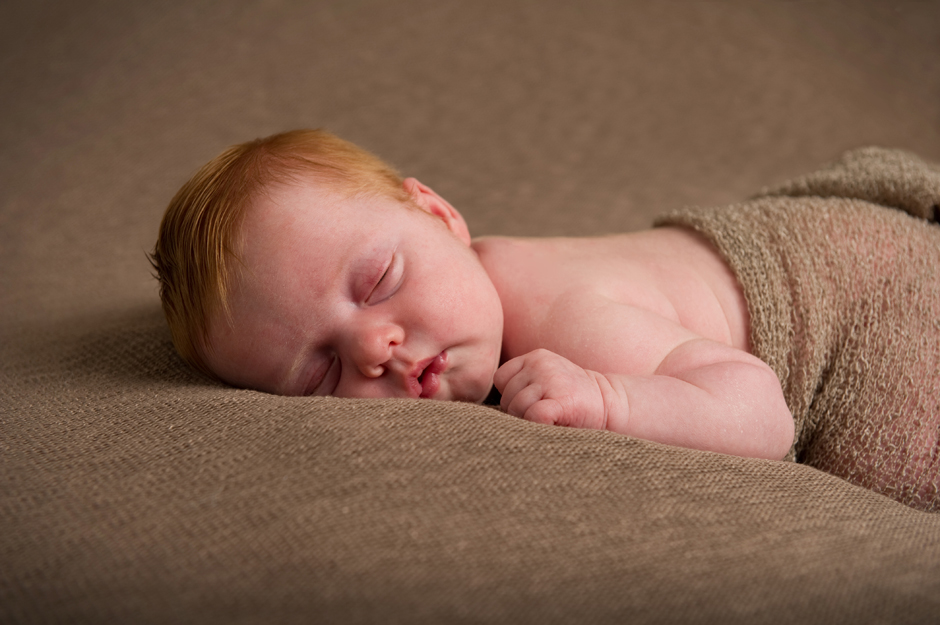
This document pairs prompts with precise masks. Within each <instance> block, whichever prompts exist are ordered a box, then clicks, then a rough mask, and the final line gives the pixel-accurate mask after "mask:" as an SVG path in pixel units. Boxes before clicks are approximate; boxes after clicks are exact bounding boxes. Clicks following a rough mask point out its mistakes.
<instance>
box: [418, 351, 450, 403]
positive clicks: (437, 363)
mask: <svg viewBox="0 0 940 625" xmlns="http://www.w3.org/2000/svg"><path fill="white" fill-rule="evenodd" d="M446 368H447V352H446V351H443V352H441V353H440V354H438V355H437V356H435V357H434V358H432V359H431V362H430V363H428V365H427V366H426V367H425V369H424V371H423V372H422V373H421V375H420V376H419V378H418V379H419V381H420V382H421V397H425V398H429V397H434V395H435V394H436V393H437V391H438V390H439V389H440V387H441V373H442V372H443V371H444V370H445V369H446Z"/></svg>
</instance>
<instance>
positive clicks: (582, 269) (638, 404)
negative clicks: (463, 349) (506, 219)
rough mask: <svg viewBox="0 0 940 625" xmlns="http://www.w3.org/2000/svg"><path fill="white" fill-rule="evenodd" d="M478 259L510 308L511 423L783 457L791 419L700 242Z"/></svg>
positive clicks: (562, 245)
mask: <svg viewBox="0 0 940 625" xmlns="http://www.w3.org/2000/svg"><path fill="white" fill-rule="evenodd" d="M474 249H476V250H477V253H478V254H479V255H480V258H481V260H482V262H483V265H484V267H486V269H487V272H488V273H489V275H490V277H491V278H492V280H493V283H494V284H495V285H496V288H497V291H498V292H499V294H500V299H501V301H502V302H503V311H504V315H505V329H504V333H503V360H504V364H503V365H502V366H501V367H500V369H499V371H498V372H497V374H496V376H495V384H496V386H497V388H499V389H500V391H501V392H502V393H503V398H502V403H501V405H502V408H503V409H504V410H506V411H507V412H508V413H509V414H513V415H516V416H521V417H523V418H525V419H527V420H530V421H535V422H541V423H552V424H556V425H567V426H573V427H588V428H597V429H607V430H611V431H614V432H620V433H622V434H629V435H632V436H637V437H640V438H646V439H649V440H655V441H659V442H662V443H666V444H671V445H679V446H684V447H693V448H698V449H711V450H715V451H723V452H725V453H732V454H737V455H742V456H756V457H767V458H781V457H783V456H784V455H785V454H786V452H787V451H788V449H789V447H790V445H791V443H792V438H793V418H792V416H791V415H790V412H789V410H788V409H787V407H786V404H785V402H784V400H783V394H782V391H781V389H780V384H779V381H778V380H777V377H776V375H775V374H774V373H773V371H771V369H770V368H769V367H768V366H767V365H766V364H765V363H763V362H762V361H760V360H759V359H757V358H756V357H754V356H752V355H750V354H749V353H748V315H747V306H746V303H745V301H744V297H743V295H742V293H741V291H740V287H739V286H738V284H737V281H736V280H735V278H734V276H733V274H731V272H730V270H729V269H728V267H727V266H726V265H725V263H724V262H723V261H722V260H721V258H720V257H718V255H717V253H716V252H715V251H714V250H713V249H712V248H711V247H710V246H709V245H708V244H707V243H706V242H705V241H704V240H702V239H700V238H699V237H698V236H697V235H695V234H693V233H691V232H687V231H684V230H680V229H673V228H663V229H657V230H650V231H645V232H637V233H632V234H625V235H618V236H611V237H604V238H584V239H571V238H559V239H508V238H496V237H494V238H485V239H477V240H476V241H475V242H474ZM573 363H577V365H574V364H573ZM601 372H603V373H601Z"/></svg>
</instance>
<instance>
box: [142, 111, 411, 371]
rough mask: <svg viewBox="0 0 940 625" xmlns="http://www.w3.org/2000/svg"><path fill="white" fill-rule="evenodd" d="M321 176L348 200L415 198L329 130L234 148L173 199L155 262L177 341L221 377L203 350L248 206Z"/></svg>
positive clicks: (223, 298)
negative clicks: (277, 189) (272, 190)
mask: <svg viewBox="0 0 940 625" xmlns="http://www.w3.org/2000/svg"><path fill="white" fill-rule="evenodd" d="M304 178H307V179H310V178H312V179H315V180H316V181H317V182H320V183H323V184H324V185H326V186H327V187H328V188H329V189H330V190H331V191H334V192H339V193H341V194H343V195H345V196H347V197H349V196H358V195H379V196H385V197H391V198H392V199H395V200H397V201H400V202H402V203H405V204H407V203H410V201H411V197H410V195H409V194H408V193H407V192H406V191H405V190H404V189H403V187H402V180H401V178H400V177H399V175H398V173H397V172H396V171H395V170H394V169H393V168H392V167H391V166H389V165H388V164H386V163H385V162H384V161H382V160H381V159H379V158H377V157H376V156H373V155H372V154H370V153H369V152H366V151H365V150H363V149H361V148H359V147H357V146H356V145H353V144H352V143H349V142H348V141H344V140H343V139H340V138H339V137H337V136H335V135H333V134H330V133H329V132H326V131H325V130H321V129H317V130H292V131H289V132H283V133H279V134H276V135H272V136H270V137H265V138H263V139H256V140H254V141H249V142H247V143H242V144H239V145H235V146H232V147H230V148H228V149H227V150H225V151H224V152H222V153H221V154H219V155H218V156H216V157H215V158H214V159H212V160H211V161H209V162H208V163H206V164H205V165H203V166H202V167H201V168H200V169H199V171H197V172H196V174H195V175H194V176H193V177H192V178H190V179H189V181H187V182H186V184H184V185H183V186H182V188H180V190H179V191H178V192H177V193H176V195H175V196H174V197H173V199H172V200H171V201H170V204H169V206H168V207H167V209H166V213H164V215H163V220H162V222H161V223H160V232H159V235H158V237H157V243H156V245H155V246H154V249H153V253H152V254H150V256H149V259H150V263H151V265H152V266H153V268H154V270H155V272H156V278H157V280H158V281H159V283H160V301H161V303H162V305H163V312H164V314H165V315H166V320H167V324H168V325H169V326H170V334H171V335H172V337H173V344H174V346H175V347H176V350H177V351H178V352H179V354H180V356H182V357H183V359H184V360H185V361H187V362H188V363H189V364H191V365H192V366H194V367H196V368H197V369H199V370H200V371H202V372H204V373H206V374H208V375H210V376H212V377H217V376H215V374H214V373H213V372H212V371H211V369H209V367H208V366H207V365H206V362H205V359H204V357H203V354H204V351H205V350H206V349H209V347H210V346H209V345H208V341H207V336H208V332H209V321H210V318H211V317H212V316H213V315H215V314H217V313H219V312H222V313H224V314H227V312H228V293H229V290H230V283H231V280H232V263H231V262H230V261H231V260H232V259H234V260H236V261H237V255H236V250H235V239H236V235H237V230H238V227H239V224H240V223H241V219H242V217H243V216H244V213H245V210H246V208H247V207H248V206H249V205H250V203H251V201H252V200H253V199H254V198H255V197H257V196H258V194H259V193H261V192H263V190H264V189H265V188H267V187H269V186H271V185H273V184H277V183H289V182H291V181H296V180H299V179H304Z"/></svg>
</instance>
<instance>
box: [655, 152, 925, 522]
mask: <svg viewBox="0 0 940 625" xmlns="http://www.w3.org/2000/svg"><path fill="white" fill-rule="evenodd" d="M793 197H800V199H799V200H795V199H793ZM938 204H940V170H938V169H937V168H936V167H935V166H932V165H930V164H927V163H924V162H923V161H921V160H919V159H918V158H917V157H915V156H913V155H911V154H907V153H904V152H899V151H891V150H883V149H877V148H866V149H863V150H857V151H854V152H849V153H847V154H846V155H845V156H844V157H843V158H842V159H841V160H840V161H838V162H837V163H835V164H833V165H831V166H829V167H827V168H825V169H823V170H821V171H819V172H816V173H814V174H810V175H808V176H805V177H803V178H800V179H797V180H795V181H792V182H790V183H787V184H785V185H783V186H781V187H779V188H776V189H772V190H764V191H763V192H762V194H761V195H760V196H758V197H757V198H755V199H753V200H751V201H749V202H745V203H742V204H737V205H734V206H730V207H724V208H715V209H708V210H692V209H687V210H683V211H679V212H676V213H673V214H670V215H667V216H666V217H664V218H662V219H660V220H658V221H657V225H681V226H686V227H690V228H693V229H695V230H696V231H698V232H700V233H701V234H703V235H704V236H705V237H706V238H708V239H709V240H710V241H711V242H712V243H713V244H714V245H715V246H716V247H717V248H718V250H719V251H720V252H721V254H722V255H723V256H724V257H725V259H726V260H727V261H728V263H729V264H730V266H731V267H732V269H733V270H734V272H735V274H736V275H737V277H738V280H739V281H740V283H741V286H742V288H743V290H744V294H745V297H746V299H747V302H748V309H749V312H750V319H751V333H750V334H751V346H752V347H751V349H752V351H753V353H754V354H755V355H756V356H758V357H759V358H761V359H762V360H764V361H765V362H767V363H768V364H769V365H770V366H771V367H772V368H773V370H774V371H775V372H776V373H777V376H778V377H779V378H780V383H781V385H782V386H783V392H784V395H785V397H786V400H787V404H788V405H789V407H790V410H791V411H792V412H793V418H794V420H795V422H796V435H795V439H794V445H793V448H792V449H791V452H790V454H789V458H790V459H795V460H797V461H799V462H804V463H806V464H809V465H811V466H814V467H817V468H819V469H821V470H824V471H827V472H829V473H832V474H834V475H837V476H840V477H842V478H844V479H846V480H848V481H850V482H852V483H855V484H858V485H860V486H863V487H866V488H870V489H872V490H874V491H876V492H880V493H883V494H885V495H888V496H889V497H892V498H894V499H896V500H898V501H901V502H903V503H905V504H908V505H910V506H913V507H915V508H918V509H922V510H929V511H937V510H940V495H938V489H940V460H938V439H940V278H938V276H937V273H936V272H937V270H938V268H940V227H938V226H937V225H936V224H933V223H929V222H928V221H926V220H932V221H935V220H936V216H937V214H938V212H940V208H938ZM885 207H892V208H897V209H901V210H903V211H906V212H907V213H910V214H905V212H901V211H900V210H888V209H886V208H885ZM911 215H914V216H916V217H912V216H911Z"/></svg>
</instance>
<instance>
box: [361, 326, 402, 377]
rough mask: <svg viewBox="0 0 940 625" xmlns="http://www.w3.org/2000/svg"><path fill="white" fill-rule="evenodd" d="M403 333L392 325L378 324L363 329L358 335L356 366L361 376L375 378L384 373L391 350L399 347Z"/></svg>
mask: <svg viewBox="0 0 940 625" xmlns="http://www.w3.org/2000/svg"><path fill="white" fill-rule="evenodd" d="M402 338H404V337H403V333H402V332H401V329H400V328H399V327H398V326H396V325H394V324H380V325H375V326H372V327H369V328H364V329H363V330H362V331H360V332H359V333H358V341H357V343H358V345H357V350H356V351H357V366H358V367H359V370H360V371H361V372H362V374H363V375H364V376H366V377H369V378H377V377H379V376H381V375H382V374H383V373H384V372H385V365H386V363H387V362H388V361H389V360H390V359H391V357H392V350H393V349H394V348H395V346H396V345H400V344H401V341H402Z"/></svg>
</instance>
